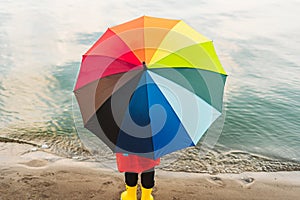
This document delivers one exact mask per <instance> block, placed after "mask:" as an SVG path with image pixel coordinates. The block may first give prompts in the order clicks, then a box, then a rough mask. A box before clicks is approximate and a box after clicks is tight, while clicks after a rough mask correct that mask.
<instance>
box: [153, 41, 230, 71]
mask: <svg viewBox="0 0 300 200" xmlns="http://www.w3.org/2000/svg"><path fill="white" fill-rule="evenodd" d="M210 42H212V40H211V41H207V42H203V43H196V44H193V45H190V46H186V47H183V48H181V49H178V50H176V51H175V52H172V51H171V50H168V49H162V48H160V49H161V50H163V51H167V52H169V53H170V54H168V55H166V56H164V57H163V58H161V59H159V60H158V61H156V62H155V63H152V64H151V65H154V64H157V63H158V62H160V61H161V60H163V59H165V58H167V57H168V56H170V55H172V54H175V55H176V56H178V57H180V58H181V59H182V60H184V61H186V62H187V63H189V64H190V65H191V66H194V64H193V63H191V62H190V61H189V60H187V59H186V58H184V57H183V56H181V55H180V54H178V52H179V51H181V50H183V49H185V48H188V47H191V46H196V45H198V46H199V47H200V48H202V49H203V51H204V53H205V54H206V55H207V57H208V58H209V60H210V61H211V62H212V63H213V65H214V67H215V68H216V69H217V71H219V70H220V69H219V68H218V67H217V66H218V64H216V62H215V61H214V60H213V59H212V57H211V56H210V55H209V54H208V53H207V51H206V50H205V49H204V48H203V47H202V46H201V44H205V43H210ZM171 66H172V65H171ZM221 66H222V65H221ZM195 68H196V67H195ZM199 69H201V68H199ZM223 70H224V69H223ZM208 71H212V70H208ZM219 73H220V72H219ZM222 74H224V73H222ZM225 75H226V73H225Z"/></svg>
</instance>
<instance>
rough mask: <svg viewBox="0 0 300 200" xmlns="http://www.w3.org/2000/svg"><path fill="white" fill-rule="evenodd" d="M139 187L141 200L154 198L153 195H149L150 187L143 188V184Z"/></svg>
mask: <svg viewBox="0 0 300 200" xmlns="http://www.w3.org/2000/svg"><path fill="white" fill-rule="evenodd" d="M141 188H142V198H141V200H154V198H153V196H152V195H151V193H152V188H150V189H146V188H143V186H141Z"/></svg>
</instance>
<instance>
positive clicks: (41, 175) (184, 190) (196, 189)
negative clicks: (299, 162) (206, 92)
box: [0, 143, 300, 200]
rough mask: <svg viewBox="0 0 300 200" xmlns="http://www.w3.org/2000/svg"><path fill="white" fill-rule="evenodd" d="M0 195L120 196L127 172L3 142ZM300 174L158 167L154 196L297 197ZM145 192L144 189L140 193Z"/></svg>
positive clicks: (173, 198) (3, 199) (3, 198)
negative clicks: (220, 171)
mask: <svg viewBox="0 0 300 200" xmlns="http://www.w3.org/2000/svg"><path fill="white" fill-rule="evenodd" d="M0 160H1V162H0V194H1V196H0V199H1V200H6V199H115V200H117V199H119V197H120V194H121V192H122V191H123V190H124V179H123V174H122V173H119V172H118V171H116V170H113V169H105V168H102V167H101V163H98V162H89V161H78V160H76V159H70V158H65V157H61V156H58V155H55V154H53V153H51V152H47V151H45V150H43V149H41V148H37V147H34V146H32V145H28V144H16V143H0ZM299 177H300V172H297V171H294V172H244V173H239V174H230V173H222V174H213V175H212V174H207V173H187V172H168V171H164V170H157V172H156V186H155V188H154V190H153V195H154V197H155V199H163V200H168V199H170V200H179V199H180V200H181V199H183V200H184V199H189V200H190V199H210V200H212V199H231V200H232V199H297V198H298V197H299V195H300V178H299ZM139 195H140V191H139Z"/></svg>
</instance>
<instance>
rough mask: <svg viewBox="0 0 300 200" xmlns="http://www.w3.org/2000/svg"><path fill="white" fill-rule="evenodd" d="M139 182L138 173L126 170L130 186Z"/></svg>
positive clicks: (127, 181)
mask: <svg viewBox="0 0 300 200" xmlns="http://www.w3.org/2000/svg"><path fill="white" fill-rule="evenodd" d="M137 182H138V174H137V173H132V172H125V183H126V185H128V186H130V187H134V186H136V185H137Z"/></svg>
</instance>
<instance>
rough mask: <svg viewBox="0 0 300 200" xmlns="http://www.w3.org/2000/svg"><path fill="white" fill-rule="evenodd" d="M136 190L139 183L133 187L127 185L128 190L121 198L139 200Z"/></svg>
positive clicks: (123, 199) (122, 199)
mask: <svg viewBox="0 0 300 200" xmlns="http://www.w3.org/2000/svg"><path fill="white" fill-rule="evenodd" d="M136 190H137V185H136V186H133V187H130V186H128V185H126V191H124V192H122V194H121V200H137V198H136Z"/></svg>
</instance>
